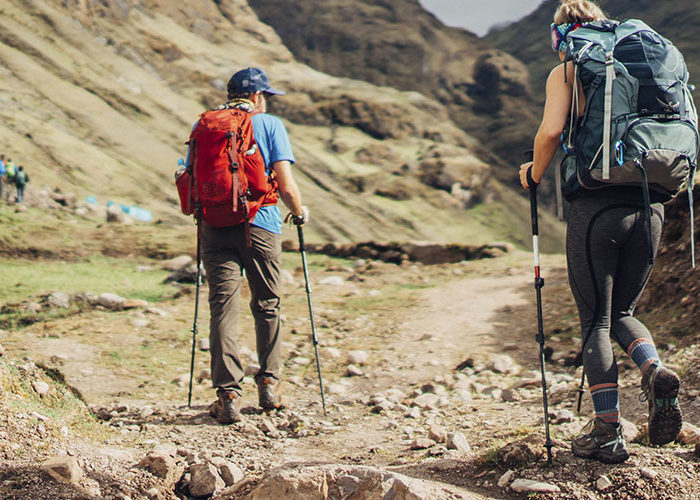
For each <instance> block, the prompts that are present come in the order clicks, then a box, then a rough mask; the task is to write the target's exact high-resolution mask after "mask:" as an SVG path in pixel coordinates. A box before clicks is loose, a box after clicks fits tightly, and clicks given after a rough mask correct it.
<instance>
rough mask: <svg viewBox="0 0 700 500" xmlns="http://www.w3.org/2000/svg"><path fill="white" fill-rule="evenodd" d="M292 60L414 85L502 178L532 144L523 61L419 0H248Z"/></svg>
mask: <svg viewBox="0 0 700 500" xmlns="http://www.w3.org/2000/svg"><path fill="white" fill-rule="evenodd" d="M250 5H251V7H252V8H253V9H254V10H255V11H256V12H257V13H258V15H259V16H260V18H261V20H262V21H264V22H266V23H268V24H269V25H270V26H272V27H274V29H275V30H276V32H277V33H278V34H279V36H280V38H281V39H282V41H283V42H284V44H285V45H286V46H287V47H288V48H289V49H290V51H291V52H292V53H293V54H294V56H295V57H297V58H298V59H299V60H301V61H303V62H305V63H307V64H309V65H310V66H312V67H314V68H316V69H318V70H320V71H324V72H327V73H330V74H333V75H338V76H345V77H350V78H355V79H360V80H365V81H368V82H371V83H373V84H375V85H389V86H392V87H395V88H399V89H404V90H414V91H418V92H421V93H422V94H424V95H426V96H429V97H430V98H431V99H433V100H435V101H436V102H439V103H441V104H442V105H445V106H446V107H447V109H448V111H449V116H450V119H451V120H452V121H454V122H455V124H457V125H458V126H459V127H460V128H462V129H463V130H465V131H467V132H468V133H469V134H471V135H473V136H475V137H477V138H478V139H479V141H480V142H481V143H482V147H481V148H479V149H478V152H479V154H480V156H482V157H484V158H486V159H487V160H488V161H489V163H490V164H491V166H492V167H495V168H494V173H495V174H496V176H497V177H498V178H499V179H501V180H502V181H503V182H506V183H508V184H512V183H514V182H515V181H514V176H513V172H512V168H513V167H512V165H513V164H514V163H515V162H518V161H520V159H521V156H520V155H521V152H522V151H523V150H524V149H526V148H527V147H528V144H529V143H530V142H531V139H532V138H531V134H532V127H533V126H535V125H536V119H537V116H536V113H537V112H538V110H536V106H535V105H534V102H533V99H532V93H531V91H530V86H529V84H528V74H527V71H526V69H525V68H524V67H523V65H522V64H521V63H520V62H519V61H518V60H517V59H515V58H513V57H511V56H509V55H508V54H506V53H504V52H502V51H499V50H495V49H494V47H493V46H492V45H490V44H489V43H488V42H484V41H483V40H481V39H479V38H478V37H477V36H476V35H474V34H472V33H470V32H468V31H465V30H463V29H458V28H449V27H447V26H445V25H443V24H442V23H441V22H439V21H438V20H437V19H436V18H435V17H434V16H433V15H432V14H430V13H428V12H426V11H425V10H424V9H423V8H422V7H421V6H420V4H419V2H418V0H399V1H388V0H382V1H379V2H374V1H368V0H360V1H356V2H352V3H351V4H349V3H347V2H343V1H341V0H291V1H290V0H271V1H270V0H251V2H250Z"/></svg>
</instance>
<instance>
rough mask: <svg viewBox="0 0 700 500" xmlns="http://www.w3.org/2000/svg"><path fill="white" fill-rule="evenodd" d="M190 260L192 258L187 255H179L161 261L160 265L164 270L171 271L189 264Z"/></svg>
mask: <svg viewBox="0 0 700 500" xmlns="http://www.w3.org/2000/svg"><path fill="white" fill-rule="evenodd" d="M192 261H193V259H192V257H190V256H189V255H180V256H178V257H174V258H172V259H170V260H166V261H163V263H162V265H161V267H162V268H163V269H165V270H166V271H171V272H172V271H177V270H178V269H181V268H183V267H185V266H187V265H189V264H191V263H192Z"/></svg>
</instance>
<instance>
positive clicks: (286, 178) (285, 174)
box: [272, 160, 304, 216]
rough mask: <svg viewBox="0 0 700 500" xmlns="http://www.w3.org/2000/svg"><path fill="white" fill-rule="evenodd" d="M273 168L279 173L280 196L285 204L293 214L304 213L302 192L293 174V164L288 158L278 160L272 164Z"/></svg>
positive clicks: (299, 214)
mask: <svg viewBox="0 0 700 500" xmlns="http://www.w3.org/2000/svg"><path fill="white" fill-rule="evenodd" d="M272 170H274V171H275V174H276V175H277V184H278V186H279V190H280V198H282V201H283V202H284V204H285V205H286V206H287V208H288V209H289V210H290V212H292V214H293V215H295V216H301V215H303V213H304V210H303V207H302V204H301V193H300V192H299V187H298V186H297V183H296V181H295V180H294V176H293V175H292V164H291V163H290V162H288V161H287V160H284V161H276V162H274V163H273V164H272Z"/></svg>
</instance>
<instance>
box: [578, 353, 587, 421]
mask: <svg viewBox="0 0 700 500" xmlns="http://www.w3.org/2000/svg"><path fill="white" fill-rule="evenodd" d="M582 345H583V344H582ZM581 370H583V372H582V373H581V384H580V385H579V386H578V390H577V392H578V402H577V403H576V413H577V414H578V413H581V400H582V399H583V393H584V392H586V369H585V368H584V366H583V348H582V349H581Z"/></svg>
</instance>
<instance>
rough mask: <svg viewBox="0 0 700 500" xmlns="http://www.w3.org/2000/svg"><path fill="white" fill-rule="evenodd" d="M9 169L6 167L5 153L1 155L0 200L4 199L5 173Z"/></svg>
mask: <svg viewBox="0 0 700 500" xmlns="http://www.w3.org/2000/svg"><path fill="white" fill-rule="evenodd" d="M6 173H7V169H6V168H5V155H0V200H1V199H2V187H3V184H4V183H5V174H6Z"/></svg>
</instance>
